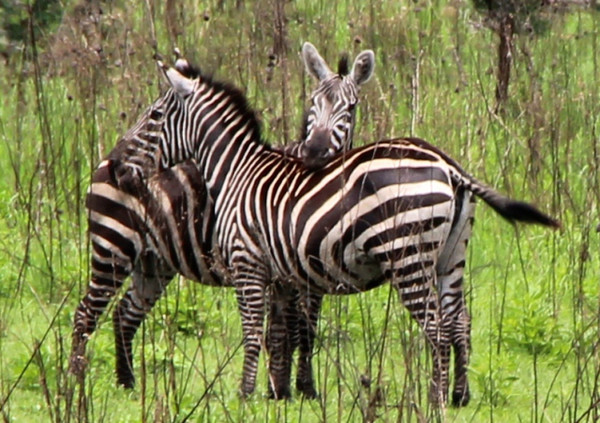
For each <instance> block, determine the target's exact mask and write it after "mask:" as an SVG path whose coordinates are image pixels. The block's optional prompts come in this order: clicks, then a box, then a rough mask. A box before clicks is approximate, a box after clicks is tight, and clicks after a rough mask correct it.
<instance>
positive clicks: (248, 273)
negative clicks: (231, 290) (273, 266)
mask: <svg viewBox="0 0 600 423" xmlns="http://www.w3.org/2000/svg"><path fill="white" fill-rule="evenodd" d="M245 259H246V257H243V258H242V259H241V260H238V263H237V264H234V266H233V268H234V275H236V276H235V277H234V281H235V282H234V286H235V290H236V295H237V301H238V308H239V311H240V314H241V316H242V333H243V336H244V339H243V342H244V366H243V373H242V384H241V388H240V391H241V395H242V397H244V398H245V397H248V396H249V395H250V394H252V393H253V392H254V388H255V386H256V373H257V370H258V358H259V355H260V350H261V346H262V343H263V335H264V328H263V322H264V309H265V303H264V297H265V281H267V280H269V278H267V277H266V275H265V273H266V272H265V270H264V269H262V268H261V267H260V266H259V265H257V264H256V263H248V262H247V261H246V260H245ZM261 270H262V271H261Z"/></svg>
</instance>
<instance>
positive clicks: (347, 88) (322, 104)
mask: <svg viewBox="0 0 600 423" xmlns="http://www.w3.org/2000/svg"><path fill="white" fill-rule="evenodd" d="M302 59H303V61H304V64H305V66H306V71H307V72H308V73H309V74H310V75H312V76H313V77H314V78H315V79H316V80H317V81H319V85H318V87H317V88H316V89H315V90H314V91H313V92H312V95H311V106H310V108H309V109H308V112H307V113H306V117H305V119H304V123H303V125H302V130H303V133H302V135H301V136H300V139H299V140H298V141H296V142H293V143H290V144H288V145H287V146H285V147H283V149H282V151H283V153H284V154H285V155H288V156H291V157H298V158H300V160H301V161H302V163H303V164H304V166H306V167H308V168H310V169H318V168H320V167H323V166H324V165H325V164H326V163H327V162H328V161H329V160H330V159H331V157H333V156H335V155H336V154H338V153H340V152H344V151H347V150H349V149H351V148H352V139H353V131H354V125H355V112H356V110H355V108H356V105H357V104H358V102H359V97H358V94H359V92H360V86H361V85H363V84H365V83H366V82H368V81H369V79H371V76H372V75H373V73H374V70H375V53H374V52H373V50H364V51H362V52H360V53H359V54H358V55H357V56H356V58H355V60H354V64H353V65H352V71H350V72H348V56H347V55H343V56H342V58H341V59H340V61H339V63H338V72H337V73H334V72H333V71H331V69H330V68H329V66H327V63H326V62H325V60H324V59H323V58H322V57H321V55H320V54H319V52H318V51H317V49H316V47H315V46H314V45H312V44H311V43H309V42H306V43H304V45H303V46H302Z"/></svg>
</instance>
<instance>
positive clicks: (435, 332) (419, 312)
mask: <svg viewBox="0 0 600 423" xmlns="http://www.w3.org/2000/svg"><path fill="white" fill-rule="evenodd" d="M423 266H425V265H424V264H423ZM430 271H431V269H428V268H423V269H422V274H423V276H421V277H417V278H408V279H407V278H406V277H403V278H400V277H396V278H395V279H394V278H391V279H392V281H393V284H394V286H395V287H396V289H397V290H398V292H399V294H400V298H401V301H402V303H403V304H404V306H405V307H406V308H407V309H408V311H409V312H410V314H411V316H412V317H413V318H414V319H415V320H416V321H417V322H418V323H419V325H420V326H421V327H422V328H423V330H424V332H425V336H426V338H427V341H428V343H429V346H430V347H431V356H432V367H433V374H432V378H431V387H430V394H429V400H430V402H431V403H432V404H435V405H438V406H443V405H445V404H446V403H447V400H448V382H449V381H448V377H449V367H450V339H449V336H448V334H447V333H445V332H444V331H443V330H442V325H441V316H440V307H439V302H438V296H437V292H436V290H435V289H433V280H434V277H433V276H431V275H430ZM428 274H429V275H428Z"/></svg>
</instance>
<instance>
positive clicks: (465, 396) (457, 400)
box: [452, 389, 471, 407]
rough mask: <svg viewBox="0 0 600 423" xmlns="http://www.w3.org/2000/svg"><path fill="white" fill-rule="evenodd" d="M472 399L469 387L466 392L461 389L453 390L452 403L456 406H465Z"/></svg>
mask: <svg viewBox="0 0 600 423" xmlns="http://www.w3.org/2000/svg"><path fill="white" fill-rule="evenodd" d="M470 400H471V394H470V393H469V390H468V389H467V390H466V391H464V392H461V391H454V392H452V405H453V406H454V407H465V406H466V405H467V404H469V401H470Z"/></svg>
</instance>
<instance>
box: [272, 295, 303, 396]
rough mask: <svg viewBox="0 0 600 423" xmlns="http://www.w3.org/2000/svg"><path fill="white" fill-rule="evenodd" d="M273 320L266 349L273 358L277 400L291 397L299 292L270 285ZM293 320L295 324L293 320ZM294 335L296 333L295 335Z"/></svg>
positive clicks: (273, 389)
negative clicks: (294, 308) (293, 312)
mask: <svg viewBox="0 0 600 423" xmlns="http://www.w3.org/2000/svg"><path fill="white" fill-rule="evenodd" d="M269 298H270V301H269V319H268V324H267V334H266V341H267V342H266V347H267V352H268V355H269V396H270V397H271V398H275V399H283V398H290V397H291V391H290V375H291V368H292V354H293V352H294V348H295V345H294V339H293V338H292V337H290V336H289V334H290V332H289V331H290V330H292V331H295V332H297V327H296V329H294V326H297V318H296V316H295V315H294V314H290V307H291V306H293V304H294V301H295V299H296V294H295V291H294V290H292V289H291V288H290V287H286V286H283V285H282V284H280V283H274V284H273V285H271V286H270V296H269ZM290 320H291V321H290ZM291 334H292V336H294V332H292V333H291Z"/></svg>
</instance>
